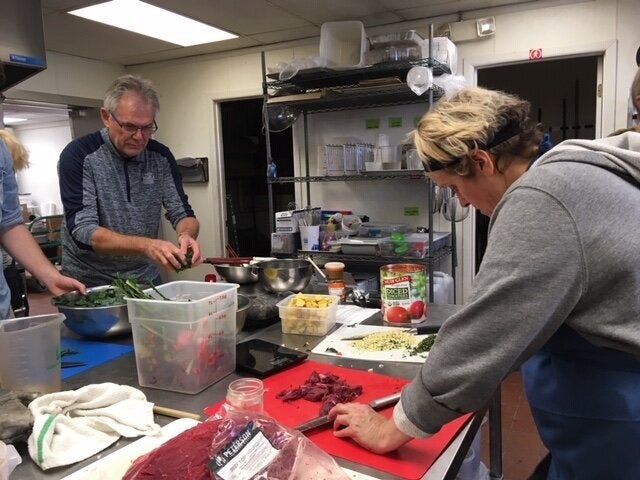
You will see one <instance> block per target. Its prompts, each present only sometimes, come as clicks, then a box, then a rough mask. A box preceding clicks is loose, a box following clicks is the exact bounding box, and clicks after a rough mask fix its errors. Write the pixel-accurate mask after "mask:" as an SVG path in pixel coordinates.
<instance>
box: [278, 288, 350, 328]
mask: <svg viewBox="0 0 640 480" xmlns="http://www.w3.org/2000/svg"><path fill="white" fill-rule="evenodd" d="M294 299H296V300H298V299H300V302H299V303H300V304H302V303H304V306H302V305H300V306H296V305H291V303H292V300H294ZM315 302H318V303H320V304H321V305H323V306H321V307H319V308H317V307H313V306H311V305H312V304H314V303H315ZM339 302H340V298H339V297H337V296H335V295H316V294H301V293H298V294H295V295H289V296H288V297H287V298H285V299H284V300H281V301H280V302H278V303H277V304H276V306H277V307H278V311H279V313H280V320H281V322H282V333H295V334H300V335H314V336H323V335H326V334H327V332H329V330H331V329H332V328H333V327H334V325H335V324H336V314H337V312H338V303H339Z"/></svg>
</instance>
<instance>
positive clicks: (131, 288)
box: [111, 275, 169, 300]
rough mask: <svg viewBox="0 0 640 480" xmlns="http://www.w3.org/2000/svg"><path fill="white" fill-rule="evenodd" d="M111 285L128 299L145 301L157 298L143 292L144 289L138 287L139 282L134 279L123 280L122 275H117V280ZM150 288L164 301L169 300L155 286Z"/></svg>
mask: <svg viewBox="0 0 640 480" xmlns="http://www.w3.org/2000/svg"><path fill="white" fill-rule="evenodd" d="M111 285H112V286H113V287H115V288H118V289H119V290H120V291H121V292H122V293H123V294H124V296H125V297H128V298H138V299H144V300H155V299H156V298H155V297H152V296H151V295H149V294H148V293H145V292H143V291H142V289H141V288H140V287H139V286H138V281H137V280H136V279H135V278H134V277H128V278H127V279H126V280H125V279H124V278H122V277H121V276H120V275H116V278H115V279H114V280H113V282H112V283H111ZM149 287H150V288H153V290H154V291H155V292H156V293H157V294H158V295H160V297H161V298H162V299H163V300H169V299H168V298H167V297H165V296H164V295H162V294H161V293H160V292H159V291H158V290H157V289H156V287H155V286H154V285H153V284H150V285H149Z"/></svg>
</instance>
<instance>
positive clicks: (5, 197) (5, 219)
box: [0, 130, 86, 320]
mask: <svg viewBox="0 0 640 480" xmlns="http://www.w3.org/2000/svg"><path fill="white" fill-rule="evenodd" d="M0 132H2V133H0V174H1V175H2V179H1V181H2V197H1V198H0V207H1V209H0V210H1V212H2V216H1V217H0V246H2V248H3V249H4V250H6V251H7V252H8V253H9V254H10V255H11V256H12V257H13V258H14V259H15V260H16V261H18V262H19V263H20V264H21V265H22V266H24V268H25V270H28V271H29V272H31V274H33V276H35V277H36V278H37V279H38V280H39V281H40V282H41V283H42V284H43V285H45V286H46V287H47V289H48V290H49V291H50V292H51V293H53V294H54V295H60V294H62V293H65V292H70V291H72V290H80V291H81V292H83V293H85V292H86V287H85V286H84V285H83V284H82V283H80V282H78V281H77V280H75V279H73V278H70V277H66V276H63V275H61V274H60V272H59V271H58V270H57V269H56V267H55V266H54V265H53V264H52V263H51V262H50V261H49V260H48V259H47V257H45V256H44V253H42V250H41V249H40V246H39V245H38V243H37V242H36V241H35V239H34V238H33V236H32V235H31V233H30V232H29V230H27V227H25V225H24V219H23V218H22V210H21V209H20V202H19V200H18V184H17V182H16V177H15V173H14V168H13V163H14V160H13V156H12V153H13V152H17V155H18V158H19V161H20V162H26V161H27V157H26V151H25V150H24V147H22V145H21V144H20V142H18V140H17V139H16V138H15V137H14V136H13V135H12V134H11V133H10V132H7V131H5V130H0ZM9 148H11V150H9ZM11 317H13V311H12V309H11V291H10V289H9V286H8V284H7V281H6V279H5V277H4V276H0V320H1V319H6V318H11Z"/></svg>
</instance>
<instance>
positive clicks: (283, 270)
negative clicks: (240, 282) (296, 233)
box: [255, 258, 313, 293]
mask: <svg viewBox="0 0 640 480" xmlns="http://www.w3.org/2000/svg"><path fill="white" fill-rule="evenodd" d="M255 266H256V267H257V270H258V280H259V281H260V284H261V285H262V286H263V287H264V288H265V290H267V291H268V292H272V293H280V292H300V291H302V290H303V289H304V287H306V286H307V285H308V284H309V280H311V276H312V275H313V266H312V265H311V263H309V262H308V261H307V260H298V259H291V258H287V259H279V260H265V261H263V262H259V263H257V264H256V265H255Z"/></svg>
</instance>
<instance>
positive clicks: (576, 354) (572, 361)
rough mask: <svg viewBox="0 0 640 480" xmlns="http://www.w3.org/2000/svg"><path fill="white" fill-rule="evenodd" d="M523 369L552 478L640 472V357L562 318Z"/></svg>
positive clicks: (622, 479) (610, 479) (620, 477)
mask: <svg viewBox="0 0 640 480" xmlns="http://www.w3.org/2000/svg"><path fill="white" fill-rule="evenodd" d="M521 372H522V377H523V380H524V386H525V390H526V393H527V398H528V400H529V404H530V406H531V412H532V414H533V417H534V420H535V422H536V426H537V428H538V432H539V433H540V437H541V438H542V441H543V443H544V444H545V446H546V447H547V448H548V449H549V451H550V452H551V468H550V470H549V476H548V479H549V480H573V479H576V480H590V479H594V480H636V479H640V359H638V358H636V357H634V356H632V355H629V354H627V353H623V352H619V351H616V350H611V349H607V348H600V347H596V346H594V345H592V344H591V343H589V342H588V341H587V340H585V339H584V338H583V337H581V336H580V335H579V334H577V333H576V332H575V331H574V330H573V329H571V328H569V327H567V326H564V325H563V326H562V327H561V328H560V329H559V330H558V331H557V332H556V333H555V334H554V335H553V337H551V339H550V340H549V341H548V342H547V344H546V345H545V346H544V347H543V348H542V349H541V350H540V351H539V352H538V353H536V354H535V355H534V356H533V357H531V358H530V359H529V360H528V361H527V362H526V363H524V364H523V365H522V367H521Z"/></svg>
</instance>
